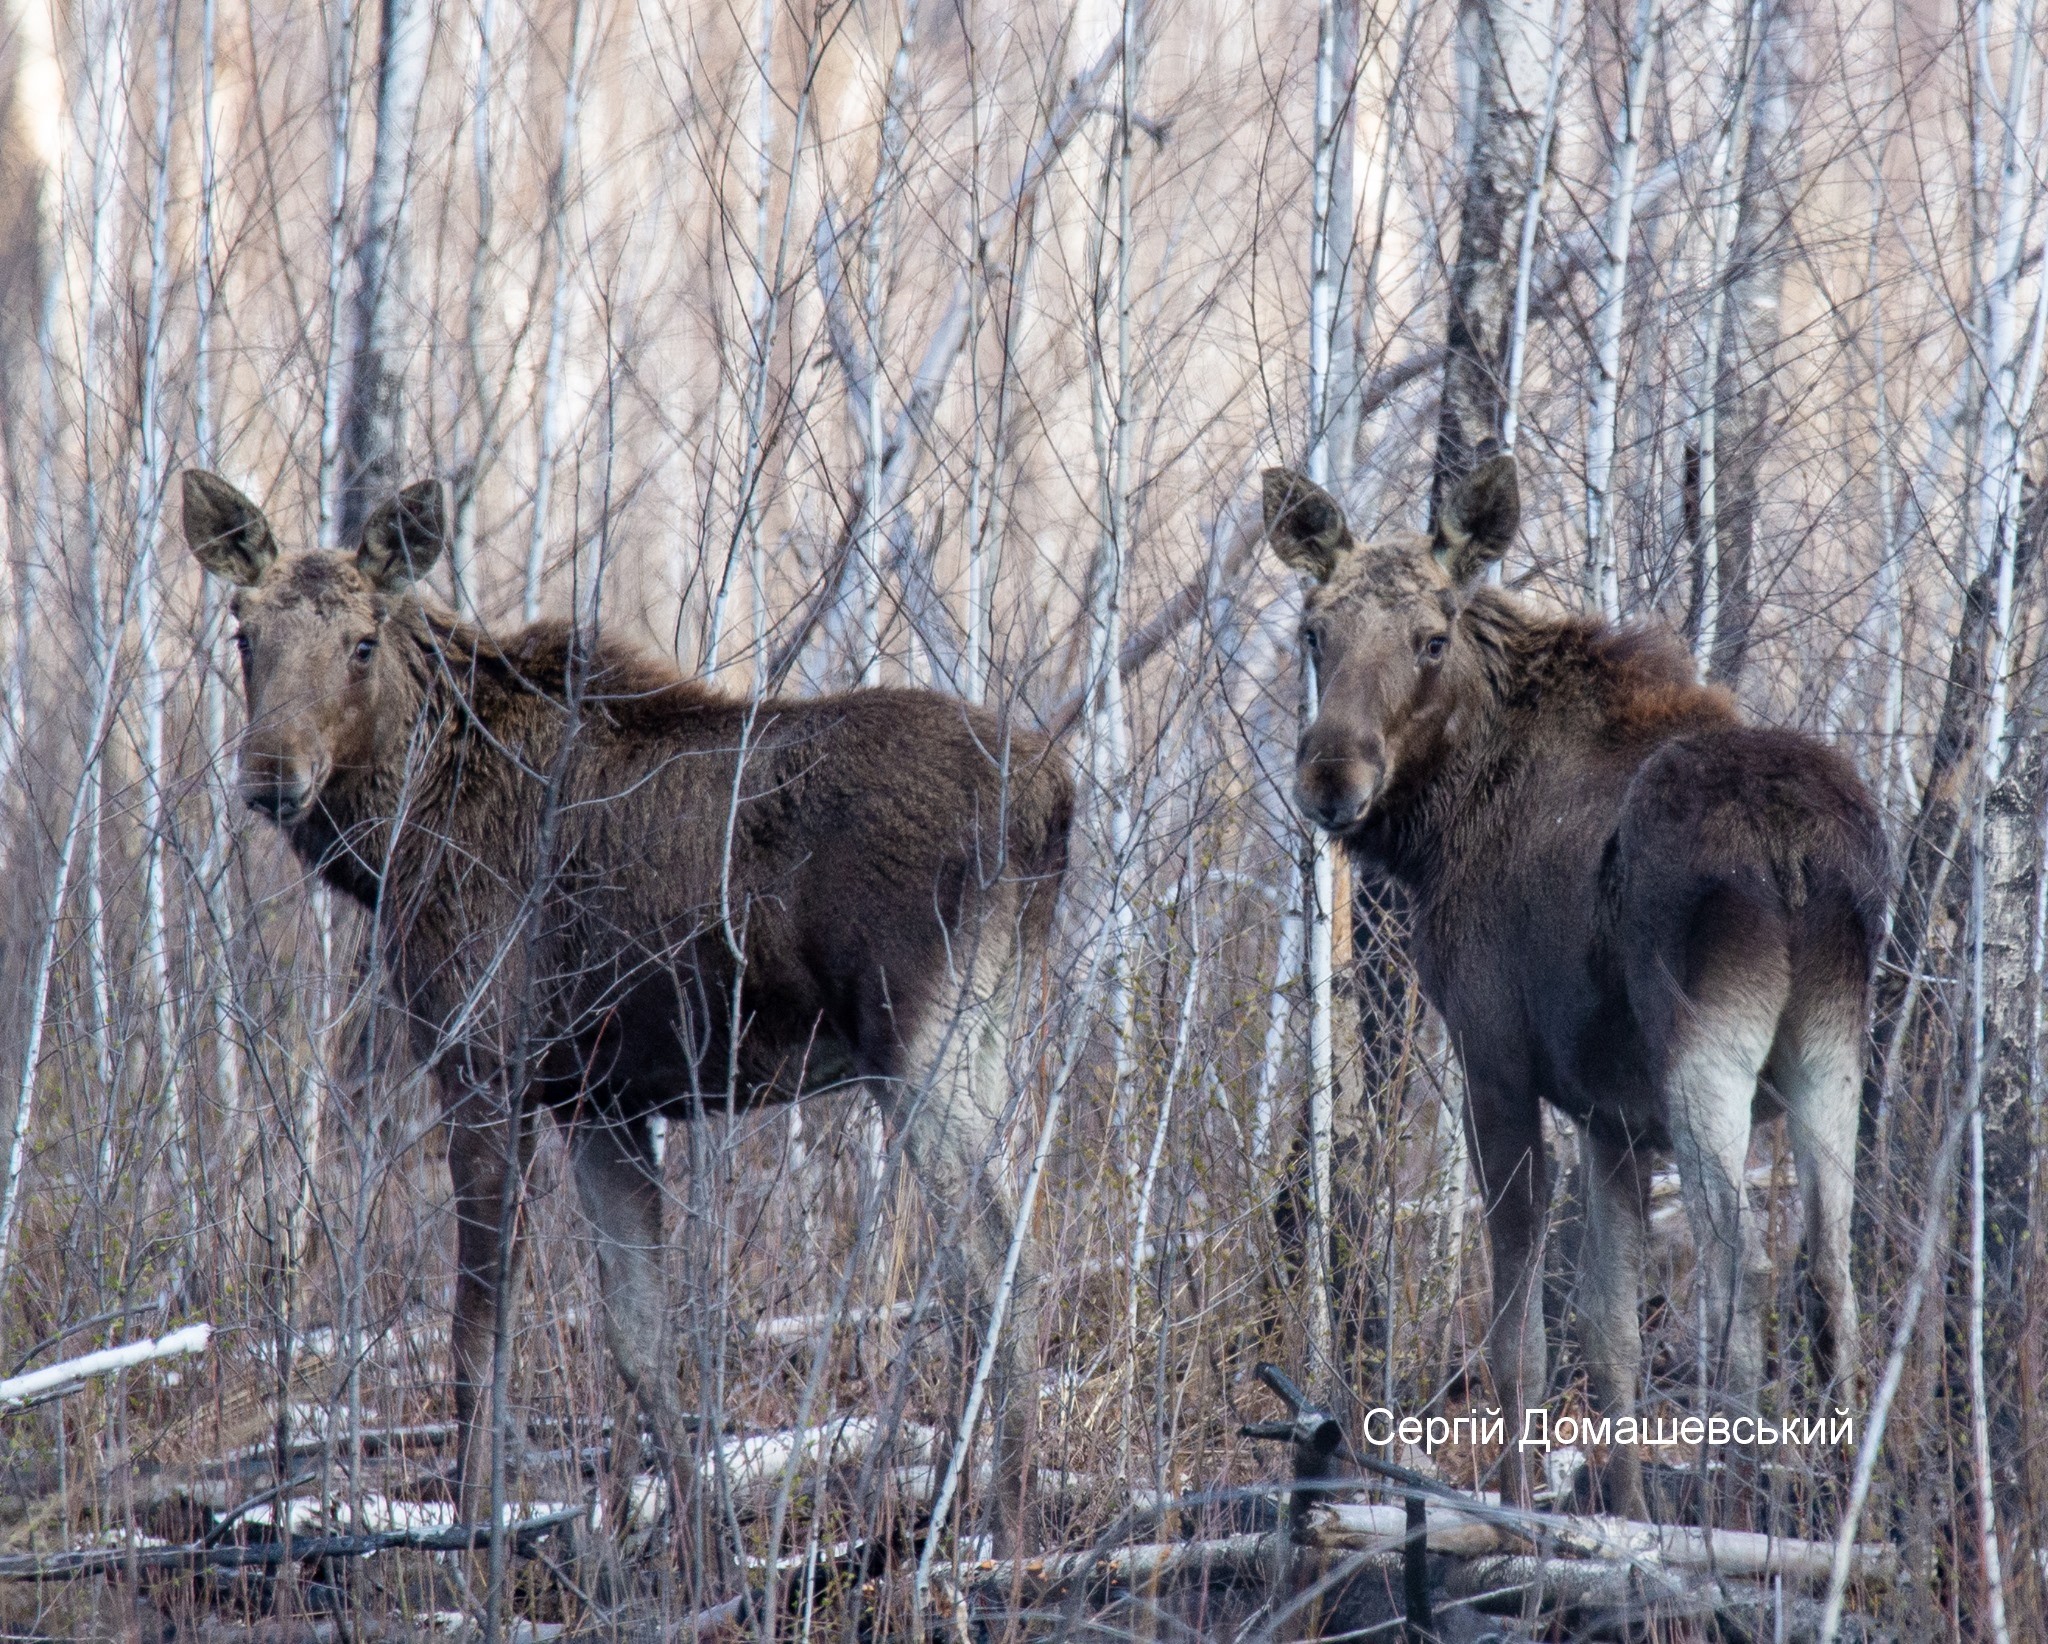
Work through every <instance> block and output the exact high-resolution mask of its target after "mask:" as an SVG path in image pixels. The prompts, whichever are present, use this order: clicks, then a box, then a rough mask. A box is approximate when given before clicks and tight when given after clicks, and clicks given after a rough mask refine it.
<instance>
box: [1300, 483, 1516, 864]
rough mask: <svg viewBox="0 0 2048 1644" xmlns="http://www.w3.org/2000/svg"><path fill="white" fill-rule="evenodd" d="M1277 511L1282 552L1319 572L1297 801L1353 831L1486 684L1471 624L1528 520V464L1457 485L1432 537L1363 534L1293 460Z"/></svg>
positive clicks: (1308, 640)
mask: <svg viewBox="0 0 2048 1644" xmlns="http://www.w3.org/2000/svg"><path fill="white" fill-rule="evenodd" d="M1265 512H1266V535H1267V536H1268V538H1269V539H1270V540H1271V542H1272V544H1273V550H1274V552H1275V553H1277V554H1278V555H1279V556H1280V558H1281V559H1282V560H1283V561H1284V562H1285V563H1286V564H1288V565H1291V566H1293V567H1294V568H1295V569H1296V570H1297V571H1302V572H1305V573H1306V574H1308V575H1309V576H1312V577H1314V578H1315V586H1314V587H1313V588H1311V589H1310V590H1309V595H1308V598H1307V600H1306V601H1305V603H1304V605H1303V609H1302V618H1301V638H1302V644H1303V646H1304V648H1305V649H1306V650H1307V652H1308V656H1309V661H1310V665H1311V666H1312V667H1313V668H1314V669H1315V677H1316V686H1317V713H1316V717H1315V721H1314V723H1312V724H1311V725H1309V727H1308V728H1307V729H1306V730H1305V731H1303V732H1302V736H1301V743H1300V746H1299V748H1298V749H1297V751H1296V756H1295V769H1294V796H1295V803H1296V804H1298V805H1299V806H1300V807H1301V810H1302V812H1303V814H1304V815H1306V816H1307V817H1308V818H1309V819H1310V820H1311V821H1313V822H1314V823H1316V824H1317V826H1319V827H1321V828H1324V829H1326V830H1328V831H1329V832H1331V833H1338V834H1341V833H1344V832H1346V831H1347V830H1349V829H1351V828H1353V827H1356V826H1357V825H1358V824H1359V823H1360V822H1362V821H1363V820H1364V819H1365V818H1366V816H1367V814H1368V813H1369V812H1370V811H1371V809H1372V807H1373V804H1374V802H1375V801H1376V800H1378V799H1379V798H1380V797H1381V796H1382V795H1383V794H1385V793H1386V792H1387V791H1388V789H1389V788H1390V787H1391V786H1393V785H1394V784H1396V783H1398V782H1399V781H1401V779H1402V778H1403V776H1404V775H1407V774H1410V773H1411V772H1412V771H1413V770H1414V768H1415V767H1416V766H1417V765H1418V763H1419V762H1421V761H1423V760H1424V759H1426V758H1428V757H1429V755H1430V753H1431V751H1432V750H1433V749H1435V748H1436V747H1438V746H1439V745H1440V743H1441V740H1442V738H1443V736H1444V734H1445V732H1446V730H1447V729H1448V728H1449V727H1451V725H1452V723H1453V720H1454V717H1455V714H1456V710H1457V705H1458V703H1459V701H1460V700H1461V698H1462V697H1463V695H1464V693H1465V692H1466V690H1467V689H1468V688H1470V687H1471V686H1472V685H1474V684H1475V683H1476V682H1477V672H1476V670H1477V667H1478V659H1477V657H1476V656H1475V655H1473V654H1472V645H1471V641H1470V639H1469V637H1465V636H1462V635H1461V633H1460V619H1461V617H1462V616H1463V614H1464V612H1465V608H1466V606H1467V605H1468V603H1469V602H1470V600H1471V597H1472V593H1473V590H1474V589H1475V588H1476V587H1477V586H1478V585H1479V583H1480V580H1481V579H1482V577H1483V576H1484V575H1485V572H1486V568H1487V567H1488V566H1489V565H1491V564H1493V563H1494V562H1495V561H1496V560H1498V559H1499V558H1500V557H1501V555H1502V554H1504V553H1505V552H1506V551H1507V548H1508V544H1509V543H1510V542H1511V541H1513V540H1514V535H1515V528H1516V526H1517V524H1518V523H1519V522H1520V520H1521V499H1520V496H1519V493H1518V491H1517V488H1516V483H1515V461H1514V458H1513V457H1512V456H1509V455H1507V454H1505V453H1503V454H1502V455H1500V456H1496V457H1493V458H1490V459H1489V460H1488V461H1486V462H1484V463H1482V464H1480V466H1479V467H1478V468H1477V469H1475V470H1474V471H1473V472H1472V473H1471V474H1470V475H1469V476H1468V477H1467V478H1466V479H1465V480H1464V481H1463V482H1462V483H1460V484H1458V485H1456V486H1453V487H1452V488H1451V489H1450V490H1449V491H1448V492H1447V494H1446V495H1445V497H1444V499H1443V502H1442V504H1441V506H1440V507H1439V509H1438V512H1437V521H1436V526H1435V529H1434V530H1433V532H1432V533H1431V534H1430V535H1428V536H1414V535H1408V536H1398V537H1389V538H1387V539H1384V540H1382V541H1379V542H1371V543H1364V544H1360V543H1357V542H1354V541H1353V539H1352V536H1351V528H1350V526H1349V525H1348V524H1347V523H1346V521H1345V518H1344V511H1343V509H1342V508H1341V507H1339V506H1338V504H1337V501H1336V499H1335V498H1334V497H1332V496H1331V495H1330V494H1329V492H1327V491H1325V490H1324V489H1323V488H1322V487H1321V486H1319V485H1316V484H1314V483H1313V482H1311V481H1310V480H1308V479H1306V478H1304V477H1303V476H1302V475H1300V474H1297V473H1295V472H1294V471H1293V470H1291V469H1287V468H1269V469H1267V470H1266V473H1265Z"/></svg>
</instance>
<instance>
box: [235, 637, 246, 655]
mask: <svg viewBox="0 0 2048 1644" xmlns="http://www.w3.org/2000/svg"><path fill="white" fill-rule="evenodd" d="M235 649H236V650H238V651H240V652H241V653H242V655H244V656H247V655H248V654H249V636H248V635H247V634H245V633H241V632H240V631H237V632H236V634H235Z"/></svg>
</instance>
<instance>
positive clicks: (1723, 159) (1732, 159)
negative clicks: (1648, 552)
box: [1685, 0, 1767, 674]
mask: <svg viewBox="0 0 2048 1644" xmlns="http://www.w3.org/2000/svg"><path fill="white" fill-rule="evenodd" d="M1766 3H1767V0H1749V3H1748V4H1747V5H1746V6H1745V7H1744V9H1743V14H1742V22H1741V24H1740V26H1739V27H1738V28H1737V29H1736V30H1735V32H1734V34H1733V35H1732V36H1731V37H1730V39H1729V41H1728V42H1727V52H1728V58H1727V65H1728V66H1727V69H1726V72H1725V73H1724V75H1723V76H1722V81H1723V90H1722V93H1721V97H1722V103H1723V108H1722V111H1721V118H1720V121H1719V128H1720V129H1719V130H1718V131H1717V132H1716V134H1715V137H1714V151H1713V162H1712V165H1711V166H1710V167H1709V171H1708V177H1707V211H1708V219H1707V221H1708V240H1709V242H1710V246H1709V250H1708V254H1707V267H1706V291H1707V319H1706V327H1705V330H1706V337H1705V340H1704V342H1703V343H1702V344H1701V347H1700V354H1699V361H1700V363H1699V373H1700V379H1699V380H1700V386H1699V394H1698V398H1697V402H1696V403H1697V411H1696V421H1695V427H1694V433H1693V439H1692V444H1691V445H1690V446H1689V447H1688V448H1687V451H1686V463H1685V466H1686V469H1687V474H1686V486H1685V495H1686V500H1687V502H1688V503H1689V504H1690V508H1689V513H1690V515H1691V517H1690V519H1689V521H1688V524H1689V525H1690V527H1691V534H1692V539H1693V600H1692V641H1693V657H1694V659H1695V661H1697V662H1698V664H1699V668H1700V672H1701V673H1703V674H1705V673H1708V672H1709V671H1710V670H1711V668H1712V666H1713V663H1714V661H1715V659H1716V658H1717V657H1718V656H1719V655H1720V654H1721V615H1722V612H1721V603H1722V596H1723V593H1724V591H1725V590H1726V588H1727V586H1728V572H1727V571H1726V570H1725V569H1724V568H1723V566H1722V564H1721V543H1722V534H1723V530H1724V525H1723V521H1722V518H1721V501H1722V499H1721V485H1722V477H1721V396H1722V390H1723V387H1724V385H1725V379H1726V361H1725V342H1726V336H1727V320H1728V305H1729V291H1728V286H1729V277H1728V276H1729V266H1730V262H1731V259H1732V258H1733V257H1734V254H1735V243H1736V236H1737V234H1738V233H1739V232H1740V228H1741V222H1742V216H1743V209H1742V208H1743V200H1744V196H1745V194H1746V192H1747V186H1746V185H1747V184H1748V182H1749V168H1748V154H1749V147H1750V141H1749V140H1750V124H1749V98H1750V91H1751V87H1752V83H1753V81H1754V78H1755V69H1756V56H1757V46H1758V43H1759V34H1760V31H1761V25H1762V21H1763V10H1764V6H1765V4H1766Z"/></svg>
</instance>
